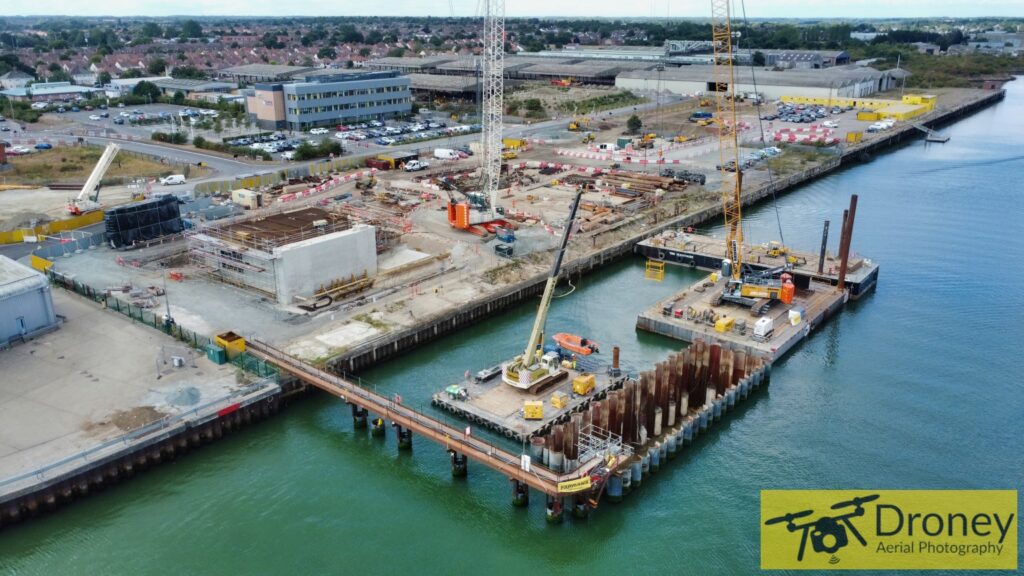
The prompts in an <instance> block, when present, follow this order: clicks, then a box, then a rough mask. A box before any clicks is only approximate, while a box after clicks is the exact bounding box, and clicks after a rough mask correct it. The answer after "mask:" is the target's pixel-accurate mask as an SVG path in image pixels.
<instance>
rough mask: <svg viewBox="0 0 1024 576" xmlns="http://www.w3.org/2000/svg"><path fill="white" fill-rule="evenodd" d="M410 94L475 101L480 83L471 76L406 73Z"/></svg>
mask: <svg viewBox="0 0 1024 576" xmlns="http://www.w3.org/2000/svg"><path fill="white" fill-rule="evenodd" d="M406 76H407V77H408V78H409V90H410V91H411V92H412V95H413V96H415V97H417V98H419V99H421V100H424V101H430V100H434V99H444V100H457V101H462V102H475V101H476V99H477V90H478V88H479V86H480V83H479V82H477V80H476V78H474V77H472V76H445V75H442V74H407V75H406Z"/></svg>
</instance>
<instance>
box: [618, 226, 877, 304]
mask: <svg viewBox="0 0 1024 576" xmlns="http://www.w3.org/2000/svg"><path fill="white" fill-rule="evenodd" d="M769 249H770V248H769V247H766V246H761V245H754V246H751V245H749V244H747V245H744V247H743V260H744V265H746V266H749V267H750V268H753V269H755V270H767V269H770V268H776V267H779V266H783V265H785V264H786V263H787V259H790V260H795V262H793V263H792V269H791V270H789V271H788V272H789V273H790V274H792V275H793V283H794V284H796V287H797V288H798V289H799V288H802V289H805V290H806V289H808V288H809V287H810V285H811V283H812V282H816V283H823V284H828V285H831V286H836V285H838V284H839V258H838V257H832V256H829V255H826V256H825V258H824V262H823V264H824V265H823V266H822V273H821V274H819V273H818V261H819V258H820V255H816V254H811V253H807V252H795V251H790V252H789V253H788V254H786V255H780V256H769ZM633 251H634V253H636V254H640V255H641V256H646V257H647V258H650V259H652V260H658V261H661V262H665V263H668V264H675V265H678V266H686V267H689V268H701V269H703V270H721V268H722V260H723V259H724V258H725V240H723V239H722V238H714V237H712V236H705V235H702V234H690V233H684V232H680V231H674V230H667V231H665V232H662V233H661V234H658V235H657V236H654V237H652V238H648V239H647V240H644V241H642V242H638V243H637V244H636V245H635V246H634V248H633ZM877 283H878V264H876V263H874V262H872V261H871V260H869V259H867V258H860V257H857V256H851V257H850V259H849V262H848V263H847V270H846V287H847V289H848V290H849V293H850V298H853V299H854V300H856V299H858V298H860V297H861V296H863V295H864V294H867V293H868V292H870V291H871V290H872V289H874V287H875V284H877Z"/></svg>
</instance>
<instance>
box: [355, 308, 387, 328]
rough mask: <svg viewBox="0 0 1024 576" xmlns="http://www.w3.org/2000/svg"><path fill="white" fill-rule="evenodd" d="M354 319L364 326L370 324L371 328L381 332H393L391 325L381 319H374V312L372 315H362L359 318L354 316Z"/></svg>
mask: <svg viewBox="0 0 1024 576" xmlns="http://www.w3.org/2000/svg"><path fill="white" fill-rule="evenodd" d="M352 319H353V320H356V321H358V322H362V323H363V324H369V325H370V326H373V327H374V328H376V329H377V330H380V331H381V332H387V331H389V330H391V325H390V324H388V323H387V322H385V321H383V320H381V319H379V318H374V316H373V313H372V312H371V313H366V314H360V315H358V316H354V317H353V318H352Z"/></svg>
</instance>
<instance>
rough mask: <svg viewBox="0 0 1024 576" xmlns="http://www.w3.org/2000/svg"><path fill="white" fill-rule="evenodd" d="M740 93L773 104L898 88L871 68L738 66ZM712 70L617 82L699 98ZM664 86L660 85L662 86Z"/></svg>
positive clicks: (630, 76)
mask: <svg viewBox="0 0 1024 576" xmlns="http://www.w3.org/2000/svg"><path fill="white" fill-rule="evenodd" d="M733 70H734V72H735V77H736V86H735V87H734V89H735V91H736V92H758V93H759V94H761V95H762V96H763V97H765V98H767V99H769V100H776V99H778V98H781V97H782V96H805V97H818V98H829V97H837V98H863V97H865V96H871V95H872V94H875V93H877V92H882V91H885V90H890V89H892V88H894V87H895V86H896V78H895V77H894V76H893V75H892V74H891V73H890V72H891V71H885V72H881V71H878V70H875V69H874V68H870V67H867V66H853V65H851V66H836V67H831V68H823V69H789V70H781V71H780V70H766V69H764V68H754V67H750V66H736V67H735V68H734V69H733ZM712 79H713V67H712V66H682V67H680V68H666V69H665V70H664V71H662V72H661V73H660V82H659V73H658V72H657V71H655V70H635V71H630V72H623V73H621V74H619V75H618V77H616V79H615V86H616V87H617V88H624V89H626V90H658V89H659V88H660V89H661V90H668V91H670V92H673V93H675V94H696V93H699V92H710V91H713V89H714V84H713V81H712ZM755 80H756V85H755ZM659 84H660V85H659Z"/></svg>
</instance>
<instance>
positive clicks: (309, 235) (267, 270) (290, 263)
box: [187, 207, 377, 305]
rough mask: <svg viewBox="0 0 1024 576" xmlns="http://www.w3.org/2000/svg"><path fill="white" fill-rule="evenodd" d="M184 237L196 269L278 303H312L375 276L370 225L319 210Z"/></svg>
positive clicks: (203, 230) (229, 224)
mask: <svg viewBox="0 0 1024 576" xmlns="http://www.w3.org/2000/svg"><path fill="white" fill-rule="evenodd" d="M187 237H188V246H189V257H190V260H191V262H192V264H194V265H195V266H196V267H198V268H199V269H201V270H203V271H205V272H206V273H207V274H208V275H209V276H211V277H213V278H215V279H216V280H219V281H221V282H225V283H227V284H232V285H235V286H239V287H242V288H245V289H248V290H252V291H254V292H257V293H259V294H262V295H264V296H267V297H269V298H273V299H274V300H276V301H277V302H278V303H279V304H282V305H291V304H296V303H299V304H301V303H304V302H312V301H314V300H315V299H316V298H318V297H319V296H320V295H322V294H324V293H329V292H330V291H331V290H332V289H336V288H337V287H342V286H345V285H348V284H351V283H353V282H356V281H359V280H363V279H370V278H373V277H374V276H375V275H376V274H377V239H376V229H375V227H374V226H368V225H365V224H356V225H352V224H351V222H350V220H349V218H348V217H347V216H346V215H344V214H340V213H337V212H329V211H327V210H323V209H321V208H312V207H311V208H300V209H298V210H293V211H291V212H279V213H276V214H271V215H260V216H248V217H243V218H241V219H234V220H229V221H228V222H227V223H225V224H220V225H217V226H209V227H205V228H201V229H196V230H192V231H190V232H188V233H187Z"/></svg>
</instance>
